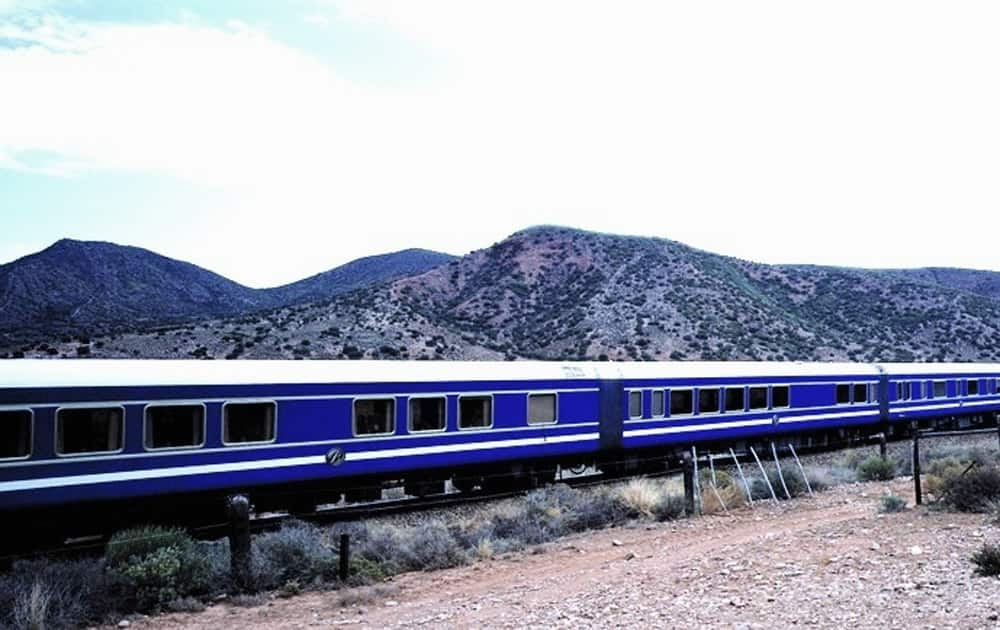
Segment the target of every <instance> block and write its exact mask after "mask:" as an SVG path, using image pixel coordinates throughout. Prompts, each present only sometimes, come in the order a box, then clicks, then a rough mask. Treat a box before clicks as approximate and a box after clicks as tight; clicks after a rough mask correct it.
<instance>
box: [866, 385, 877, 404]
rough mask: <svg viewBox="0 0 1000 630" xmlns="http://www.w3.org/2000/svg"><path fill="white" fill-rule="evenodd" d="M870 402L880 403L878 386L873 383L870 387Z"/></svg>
mask: <svg viewBox="0 0 1000 630" xmlns="http://www.w3.org/2000/svg"><path fill="white" fill-rule="evenodd" d="M868 400H870V401H871V402H876V403H877V402H878V385H876V384H875V383H871V384H870V385H869V386H868Z"/></svg>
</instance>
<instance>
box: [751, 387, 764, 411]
mask: <svg viewBox="0 0 1000 630" xmlns="http://www.w3.org/2000/svg"><path fill="white" fill-rule="evenodd" d="M750 409H767V388H766V387H751V388H750Z"/></svg>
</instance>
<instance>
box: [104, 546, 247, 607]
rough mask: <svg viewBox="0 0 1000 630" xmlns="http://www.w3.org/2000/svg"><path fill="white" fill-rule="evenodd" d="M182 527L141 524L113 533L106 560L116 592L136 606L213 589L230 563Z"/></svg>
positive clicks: (152, 604) (154, 605) (222, 579)
mask: <svg viewBox="0 0 1000 630" xmlns="http://www.w3.org/2000/svg"><path fill="white" fill-rule="evenodd" d="M204 550H205V547H204V546H200V545H197V544H196V543H195V542H194V540H193V539H192V538H191V537H190V536H189V535H188V534H187V533H186V532H185V531H184V530H181V529H176V528H164V527H156V526H152V527H138V528H134V529H128V530H124V531H122V532H118V533H117V534H115V535H114V536H112V538H111V541H110V542H109V543H108V549H107V553H106V562H107V567H108V575H109V577H110V579H111V580H112V581H113V586H114V591H115V592H116V593H117V594H118V595H119V596H120V598H121V600H122V601H124V602H126V603H127V605H130V606H132V607H133V608H135V609H137V610H149V609H154V608H162V607H163V606H165V605H167V604H168V603H170V602H172V601H174V600H177V599H181V598H185V597H188V596H191V595H204V594H207V593H209V592H210V591H211V590H212V588H213V586H215V585H218V584H219V583H221V582H223V581H224V578H223V577H222V575H223V574H225V573H227V571H228V566H227V565H225V564H220V563H218V560H219V558H218V556H217V555H215V554H211V553H205V551H204Z"/></svg>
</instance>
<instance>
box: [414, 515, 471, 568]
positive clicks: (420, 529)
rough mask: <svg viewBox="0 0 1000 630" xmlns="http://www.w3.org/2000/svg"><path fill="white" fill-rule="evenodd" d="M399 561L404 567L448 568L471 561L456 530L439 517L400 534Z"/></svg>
mask: <svg viewBox="0 0 1000 630" xmlns="http://www.w3.org/2000/svg"><path fill="white" fill-rule="evenodd" d="M400 543H401V544H400V547H399V549H398V551H397V554H398V556H399V559H398V563H399V564H400V565H401V566H402V568H403V569H404V570H409V571H426V570H434V569H446V568H449V567H454V566H458V565H460V564H465V563H466V562H468V560H469V557H468V555H467V554H466V553H465V552H464V551H463V550H462V548H461V546H460V545H459V542H458V541H457V540H456V539H455V536H454V535H453V534H452V532H451V531H450V530H449V529H448V527H446V526H445V524H444V523H443V522H441V521H439V520H433V521H430V522H428V523H425V524H423V525H420V526H417V527H409V528H407V529H406V530H404V532H403V534H402V535H401V536H400Z"/></svg>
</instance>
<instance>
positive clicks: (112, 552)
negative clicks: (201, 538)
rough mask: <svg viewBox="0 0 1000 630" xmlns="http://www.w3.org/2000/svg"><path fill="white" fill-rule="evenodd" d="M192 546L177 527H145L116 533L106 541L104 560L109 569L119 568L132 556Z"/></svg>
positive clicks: (190, 541)
mask: <svg viewBox="0 0 1000 630" xmlns="http://www.w3.org/2000/svg"><path fill="white" fill-rule="evenodd" d="M191 544H193V542H192V540H191V537H190V536H188V534H187V532H185V531H184V530H183V529H180V528H177V527H160V526H159V525H147V526H145V527H134V528H132V529H126V530H123V531H120V532H118V533H116V534H115V535H114V536H112V537H111V540H110V541H108V546H107V550H106V551H105V552H104V559H105V561H106V562H107V564H108V566H109V567H111V568H115V567H119V566H121V565H123V564H125V562H126V561H127V560H128V559H129V558H131V557H132V556H140V557H141V556H145V555H148V554H150V553H152V552H154V551H156V550H157V549H160V548H162V547H177V548H181V547H184V546H187V545H191Z"/></svg>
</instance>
